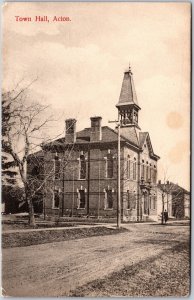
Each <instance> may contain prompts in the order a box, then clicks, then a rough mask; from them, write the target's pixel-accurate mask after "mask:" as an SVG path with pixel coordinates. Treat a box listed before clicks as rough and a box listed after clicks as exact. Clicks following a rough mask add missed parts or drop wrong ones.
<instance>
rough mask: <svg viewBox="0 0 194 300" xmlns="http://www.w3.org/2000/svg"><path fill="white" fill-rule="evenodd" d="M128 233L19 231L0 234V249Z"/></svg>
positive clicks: (103, 230)
mask: <svg viewBox="0 0 194 300" xmlns="http://www.w3.org/2000/svg"><path fill="white" fill-rule="evenodd" d="M126 231H128V230H127V229H125V228H120V229H117V228H106V227H103V226H100V227H91V228H73V229H64V230H63V229H60V230H41V231H36V230H34V231H30V232H29V231H28V232H25V231H21V232H14V233H2V247H3V248H11V247H24V246H31V245H38V244H46V243H52V242H61V241H68V240H75V239H82V238H87V237H91V236H103V235H112V234H119V233H123V232H126Z"/></svg>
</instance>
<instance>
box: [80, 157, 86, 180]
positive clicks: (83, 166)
mask: <svg viewBox="0 0 194 300" xmlns="http://www.w3.org/2000/svg"><path fill="white" fill-rule="evenodd" d="M79 177H80V179H86V159H85V156H84V155H83V154H81V155H80V176H79Z"/></svg>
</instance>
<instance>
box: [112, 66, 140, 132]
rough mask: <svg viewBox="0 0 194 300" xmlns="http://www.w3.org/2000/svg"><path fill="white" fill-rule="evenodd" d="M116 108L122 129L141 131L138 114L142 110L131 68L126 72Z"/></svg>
mask: <svg viewBox="0 0 194 300" xmlns="http://www.w3.org/2000/svg"><path fill="white" fill-rule="evenodd" d="M116 107H117V109H118V114H119V119H120V121H121V128H123V127H132V126H134V127H136V128H138V129H140V127H139V125H138V112H139V110H140V109H141V108H140V107H139V105H138V102H137V96H136V92H135V86H134V82H133V73H132V72H131V68H130V66H129V70H128V71H126V72H124V77H123V83H122V87H121V93H120V97H119V102H118V103H117V104H116Z"/></svg>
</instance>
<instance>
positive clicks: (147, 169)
mask: <svg viewBox="0 0 194 300" xmlns="http://www.w3.org/2000/svg"><path fill="white" fill-rule="evenodd" d="M148 179H149V166H146V180H147V181H148Z"/></svg>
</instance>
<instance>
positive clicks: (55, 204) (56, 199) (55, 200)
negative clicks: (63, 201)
mask: <svg viewBox="0 0 194 300" xmlns="http://www.w3.org/2000/svg"><path fill="white" fill-rule="evenodd" d="M59 203H60V193H59V191H58V190H55V191H54V197H53V208H57V209H58V208H59Z"/></svg>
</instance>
